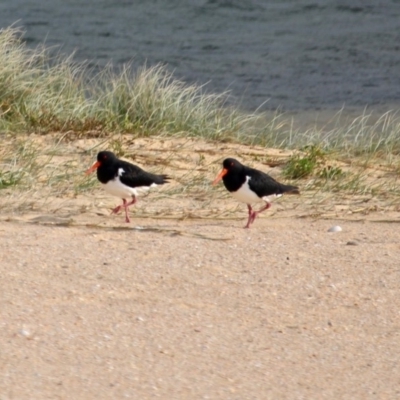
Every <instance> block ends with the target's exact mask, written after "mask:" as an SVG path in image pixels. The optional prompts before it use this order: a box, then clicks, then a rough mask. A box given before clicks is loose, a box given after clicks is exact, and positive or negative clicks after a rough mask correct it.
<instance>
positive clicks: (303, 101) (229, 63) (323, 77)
mask: <svg viewBox="0 0 400 400" xmlns="http://www.w3.org/2000/svg"><path fill="white" fill-rule="evenodd" d="M17 20H18V22H17V26H21V27H23V28H24V30H25V31H26V36H25V39H26V41H27V43H28V45H29V46H31V47H34V46H36V45H38V44H41V43H43V42H45V43H46V44H47V45H48V46H53V45H54V46H57V49H60V48H61V50H62V51H63V52H64V53H67V54H70V53H72V52H73V51H75V52H76V54H75V59H76V60H77V61H82V60H89V62H90V63H92V64H93V63H94V64H96V65H99V66H104V65H105V64H107V63H109V62H112V63H113V64H114V65H116V66H118V65H121V64H123V63H126V62H130V61H132V60H133V64H134V66H142V65H143V64H145V63H146V64H147V65H148V66H150V65H155V64H158V63H162V64H167V66H168V68H169V70H171V71H173V73H174V76H176V77H177V78H180V79H183V80H184V81H186V82H188V83H193V82H196V83H199V84H207V85H206V88H207V90H208V91H211V92H217V93H220V92H222V91H226V90H230V91H231V93H232V95H233V96H234V97H235V98H236V99H238V101H240V103H241V106H242V108H244V109H248V110H254V109H256V108H257V107H259V106H261V105H262V109H266V110H275V109H276V108H278V107H280V108H281V110H283V111H288V112H299V111H306V110H335V111H337V110H338V109H340V108H341V107H342V106H343V105H345V106H346V107H349V108H356V109H362V108H363V107H365V106H369V107H372V108H380V109H385V108H386V109H388V108H391V109H392V108H396V107H397V108H399V105H400V0H381V1H380V0H351V1H350V0H349V1H340V0H336V1H334V0H325V1H317V0H316V1H313V0H286V1H285V0H274V1H268V0H248V1H246V0H191V1H187V0H168V1H164V0H159V1H157V0H137V1H129V0H86V1H83V0H81V1H78V0H52V1H51V2H50V1H47V2H45V1H43V0H2V2H1V4H0V26H1V27H8V26H10V25H11V24H13V23H15V22H16V21H17Z"/></svg>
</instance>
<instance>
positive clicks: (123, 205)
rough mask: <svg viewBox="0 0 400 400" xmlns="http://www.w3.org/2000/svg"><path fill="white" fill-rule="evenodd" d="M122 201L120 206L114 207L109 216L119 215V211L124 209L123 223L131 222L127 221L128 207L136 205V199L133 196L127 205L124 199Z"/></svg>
mask: <svg viewBox="0 0 400 400" xmlns="http://www.w3.org/2000/svg"><path fill="white" fill-rule="evenodd" d="M122 201H123V203H122V204H121V205H120V206H118V207H115V208H114V209H113V210H112V211H111V214H117V213H119V212H120V211H121V209H122V208H124V210H125V221H126V222H131V220H130V219H129V216H128V207H129V206H131V205H133V204H135V203H136V197H134V196H133V197H132V200H131V201H130V202H129V203H128V202H127V201H126V200H125V199H122Z"/></svg>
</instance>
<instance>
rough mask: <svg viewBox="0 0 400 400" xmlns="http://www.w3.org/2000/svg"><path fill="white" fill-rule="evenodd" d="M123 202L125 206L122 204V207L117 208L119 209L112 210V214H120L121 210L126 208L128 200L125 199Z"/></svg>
mask: <svg viewBox="0 0 400 400" xmlns="http://www.w3.org/2000/svg"><path fill="white" fill-rule="evenodd" d="M122 201H123V204H121V205H120V206H117V207H115V208H113V209H112V210H111V214H118V213H119V212H120V211H121V208H122V207H125V203H126V200H125V199H122Z"/></svg>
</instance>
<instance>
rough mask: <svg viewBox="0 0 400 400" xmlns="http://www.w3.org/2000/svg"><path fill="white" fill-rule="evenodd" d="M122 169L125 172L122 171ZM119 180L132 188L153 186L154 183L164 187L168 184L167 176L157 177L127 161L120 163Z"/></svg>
mask: <svg viewBox="0 0 400 400" xmlns="http://www.w3.org/2000/svg"><path fill="white" fill-rule="evenodd" d="M121 168H122V170H123V172H122V171H120V169H121ZM120 169H119V176H120V177H119V179H120V180H121V182H122V183H123V184H125V185H128V186H130V187H140V186H151V185H152V184H153V183H155V184H157V185H162V184H164V183H166V182H167V180H168V177H167V176H166V175H156V174H152V173H150V172H146V171H144V170H143V169H142V168H140V167H138V166H137V165H133V164H131V163H129V162H127V161H122V160H121V162H120Z"/></svg>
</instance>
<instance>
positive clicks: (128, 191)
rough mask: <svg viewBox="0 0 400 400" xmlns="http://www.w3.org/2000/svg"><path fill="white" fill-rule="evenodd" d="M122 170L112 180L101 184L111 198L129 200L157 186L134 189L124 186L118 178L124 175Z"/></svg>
mask: <svg viewBox="0 0 400 400" xmlns="http://www.w3.org/2000/svg"><path fill="white" fill-rule="evenodd" d="M124 172H125V171H124V170H123V168H119V169H118V176H116V177H115V178H114V179H112V180H110V181H108V182H107V183H105V184H103V187H104V190H105V191H106V192H107V193H110V194H111V195H113V196H116V197H120V198H121V199H129V198H130V197H132V196H135V197H136V196H138V195H139V194H140V193H143V192H147V191H148V190H149V189H150V187H153V186H157V185H156V184H155V183H153V184H151V185H150V186H137V187H135V188H132V187H129V186H127V185H124V184H123V183H122V182H121V181H120V179H119V177H120V176H122V175H123V174H124Z"/></svg>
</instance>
